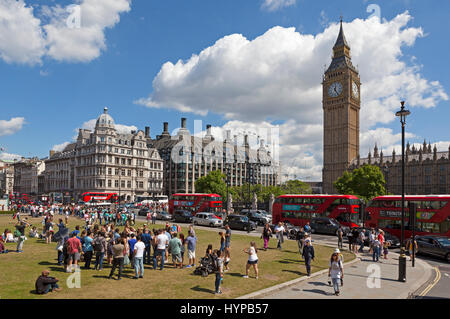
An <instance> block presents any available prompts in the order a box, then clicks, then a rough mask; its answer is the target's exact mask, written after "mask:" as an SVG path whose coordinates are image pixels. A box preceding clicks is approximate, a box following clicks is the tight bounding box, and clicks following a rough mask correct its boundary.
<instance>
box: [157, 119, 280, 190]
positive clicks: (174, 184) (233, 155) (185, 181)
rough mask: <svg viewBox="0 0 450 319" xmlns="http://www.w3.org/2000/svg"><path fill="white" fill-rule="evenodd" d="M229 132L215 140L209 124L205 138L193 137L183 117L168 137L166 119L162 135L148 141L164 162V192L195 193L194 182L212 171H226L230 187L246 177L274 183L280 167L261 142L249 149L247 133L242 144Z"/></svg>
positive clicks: (255, 181) (264, 184)
mask: <svg viewBox="0 0 450 319" xmlns="http://www.w3.org/2000/svg"><path fill="white" fill-rule="evenodd" d="M230 133H231V132H230V131H228V132H227V136H226V138H225V139H224V140H223V141H219V140H216V139H215V138H214V136H213V135H212V134H211V126H210V125H208V126H207V132H206V135H205V137H197V136H192V135H191V134H190V132H189V131H188V130H187V129H186V119H184V118H183V119H182V120H181V128H180V130H179V131H178V133H177V135H176V136H171V135H170V133H169V131H168V123H167V122H165V123H164V130H163V132H162V134H161V135H159V136H157V137H156V139H154V140H150V141H149V143H150V145H151V147H153V148H155V149H157V150H158V151H159V153H160V155H161V157H162V158H163V160H164V161H165V165H166V169H165V170H164V184H165V190H166V194H167V195H169V196H170V195H171V194H175V193H195V192H196V190H195V181H196V180H198V179H199V178H200V177H202V176H206V175H208V173H210V172H211V171H215V170H219V171H221V172H222V173H224V174H227V170H228V171H229V174H228V176H229V179H230V185H231V186H240V185H243V184H245V183H247V181H248V180H250V183H251V184H261V185H263V186H269V185H277V184H278V183H279V166H278V165H277V163H275V162H274V161H273V159H272V158H271V154H270V152H269V151H267V150H266V148H265V146H264V141H260V142H261V145H260V146H259V148H258V149H252V148H251V147H250V146H249V142H248V136H247V137H245V138H244V143H243V145H238V142H237V139H236V137H235V138H234V140H233V139H231V136H230Z"/></svg>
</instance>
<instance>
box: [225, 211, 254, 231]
mask: <svg viewBox="0 0 450 319" xmlns="http://www.w3.org/2000/svg"><path fill="white" fill-rule="evenodd" d="M225 225H229V226H230V228H231V229H238V230H245V231H252V230H255V229H256V224H255V223H254V222H252V221H250V220H249V219H248V217H247V216H243V215H229V216H228V218H227V220H226V222H225Z"/></svg>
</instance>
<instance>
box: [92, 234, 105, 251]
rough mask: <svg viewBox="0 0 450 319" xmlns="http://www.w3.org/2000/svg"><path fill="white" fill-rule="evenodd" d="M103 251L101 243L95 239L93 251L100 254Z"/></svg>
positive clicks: (98, 239)
mask: <svg viewBox="0 0 450 319" xmlns="http://www.w3.org/2000/svg"><path fill="white" fill-rule="evenodd" d="M102 249H103V245H102V241H101V240H100V237H97V238H95V239H94V250H95V251H98V252H101V251H102Z"/></svg>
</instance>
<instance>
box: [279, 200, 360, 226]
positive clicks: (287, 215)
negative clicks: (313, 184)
mask: <svg viewBox="0 0 450 319" xmlns="http://www.w3.org/2000/svg"><path fill="white" fill-rule="evenodd" d="M360 204H361V201H360V200H359V198H358V197H356V196H353V195H281V196H278V197H277V198H276V200H275V202H274V204H273V207H272V221H273V224H277V223H278V222H280V221H281V222H285V221H287V222H289V223H291V224H292V225H295V226H304V225H305V224H306V223H307V222H308V221H310V220H311V218H314V217H330V218H334V219H336V220H337V221H338V222H339V223H340V224H341V225H343V226H348V227H359V225H358V224H357V222H358V219H359V207H360Z"/></svg>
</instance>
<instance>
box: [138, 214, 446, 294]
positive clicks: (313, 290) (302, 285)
mask: <svg viewBox="0 0 450 319" xmlns="http://www.w3.org/2000/svg"><path fill="white" fill-rule="evenodd" d="M138 219H140V220H141V219H144V218H138ZM157 223H158V224H165V222H162V221H157ZM195 227H196V228H200V229H205V230H209V231H216V232H219V231H221V229H220V228H211V227H203V226H195ZM261 232H262V228H261V229H260V228H258V229H257V230H256V231H253V232H250V233H247V232H245V231H236V230H233V234H242V235H249V236H255V237H256V236H257V237H259V236H261ZM312 240H313V243H315V244H319V245H326V246H331V247H337V238H336V236H328V235H319V234H313V235H312ZM346 246H347V245H346V244H345V240H344V247H346ZM347 247H348V246H347ZM365 250H366V253H363V254H357V258H356V259H355V260H353V261H351V262H349V263H344V286H343V287H342V288H341V294H340V296H339V297H336V296H335V295H334V293H333V292H334V291H333V287H330V286H329V285H328V270H323V271H320V272H317V273H314V274H312V276H311V277H309V278H308V277H306V276H303V277H299V278H297V279H294V280H292V281H289V282H285V283H282V284H280V285H277V286H273V287H269V288H267V289H264V290H261V291H257V292H254V293H252V294H249V295H245V296H241V297H239V298H238V299H253V298H258V299H260V298H270V299H303V298H304V299H325V298H344V299H406V298H450V289H448V287H449V283H450V267H448V265H447V264H446V263H445V262H444V263H442V262H441V261H434V260H433V259H427V258H417V259H416V264H415V267H414V268H413V267H412V264H411V261H409V257H407V270H406V278H407V281H406V282H399V281H398V257H399V254H398V253H397V252H396V251H398V249H396V250H390V251H389V258H388V259H387V260H385V259H381V258H380V262H378V263H376V262H373V261H372V256H371V255H369V254H368V253H367V250H368V249H367V248H365ZM440 270H441V271H440ZM369 276H370V278H369Z"/></svg>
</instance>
